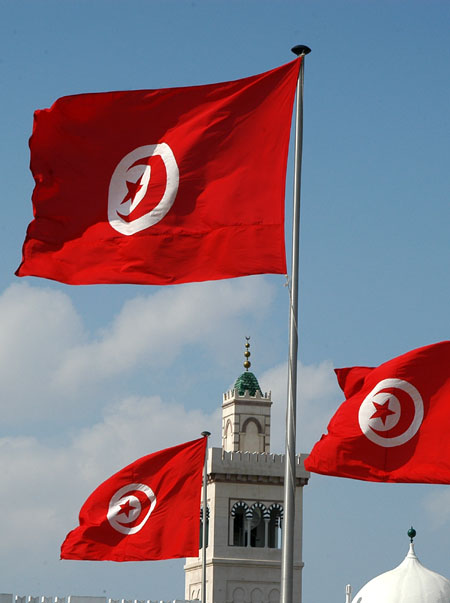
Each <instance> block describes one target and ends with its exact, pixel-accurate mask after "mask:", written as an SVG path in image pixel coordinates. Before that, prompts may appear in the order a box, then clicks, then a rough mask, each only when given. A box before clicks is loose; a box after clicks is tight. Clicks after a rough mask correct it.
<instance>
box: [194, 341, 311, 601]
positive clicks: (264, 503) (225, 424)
mask: <svg viewBox="0 0 450 603" xmlns="http://www.w3.org/2000/svg"><path fill="white" fill-rule="evenodd" d="M244 356H245V362H244V368H245V371H244V373H242V374H241V375H240V376H239V377H238V378H237V379H236V382H235V384H234V387H233V389H231V390H230V391H228V392H226V393H225V394H224V396H223V403H222V448H210V449H209V450H208V457H207V481H208V492H207V498H208V508H207V512H206V514H205V513H203V510H202V511H201V518H202V521H203V518H204V517H205V515H206V518H207V521H208V526H207V528H208V538H207V549H206V601H207V603H244V602H258V603H259V602H261V603H277V602H278V601H279V596H280V580H281V540H282V533H283V481H284V455H282V454H271V453H270V410H271V406H272V400H271V395H270V393H268V394H267V393H264V394H263V393H262V391H261V388H260V386H259V383H258V380H257V378H256V377H255V375H254V374H253V373H251V372H250V371H249V368H250V366H251V363H250V361H249V358H250V343H249V338H248V337H247V338H246V343H245V352H244ZM303 458H304V457H303V455H299V456H298V457H297V465H296V486H297V487H296V524H295V535H294V538H295V549H294V557H295V561H294V583H295V586H294V596H296V597H297V598H298V596H297V595H298V594H299V592H300V588H301V570H302V567H303V561H302V547H301V543H302V505H303V486H304V485H306V484H307V483H308V478H309V473H308V472H306V471H305V469H304V467H303ZM201 567H202V557H201V551H199V556H198V557H192V558H189V559H186V565H185V598H186V599H188V600H193V599H200V591H201V580H202V574H201Z"/></svg>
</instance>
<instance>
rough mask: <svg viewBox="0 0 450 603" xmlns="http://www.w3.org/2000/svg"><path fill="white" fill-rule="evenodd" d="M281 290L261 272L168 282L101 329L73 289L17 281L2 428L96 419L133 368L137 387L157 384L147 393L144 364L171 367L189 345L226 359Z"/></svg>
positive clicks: (9, 313) (4, 321)
mask: <svg viewBox="0 0 450 603" xmlns="http://www.w3.org/2000/svg"><path fill="white" fill-rule="evenodd" d="M273 296H274V288H273V287H272V286H271V285H270V284H269V283H268V282H267V281H266V280H264V278H262V277H255V278H249V279H237V280H234V281H218V282H214V283H200V284H198V283H197V284H192V285H186V286H179V287H166V288H162V289H157V290H156V292H155V293H151V294H149V295H145V296H138V297H135V298H133V299H131V300H129V301H127V302H126V303H125V304H124V306H123V308H122V309H121V311H120V312H119V313H118V315H117V316H116V317H115V318H114V319H113V320H112V321H111V324H109V325H108V326H107V327H105V328H104V329H103V330H102V331H101V332H98V333H95V334H93V333H87V331H86V329H85V328H84V326H83V322H82V320H81V318H80V316H79V315H78V314H77V312H76V310H75V308H74V306H73V304H72V302H71V301H70V299H69V297H68V296H67V295H66V294H65V293H62V292H58V291H55V290H51V289H45V288H41V287H32V286H30V285H28V284H27V283H20V284H14V285H13V286H11V287H9V288H8V289H6V290H5V291H4V292H3V294H2V295H1V296H0V410H1V412H2V424H3V427H5V426H6V425H8V424H10V425H20V424H21V423H22V422H23V421H27V423H28V425H29V426H31V425H33V424H38V423H39V422H40V423H41V424H45V423H46V422H47V423H48V425H47V427H48V426H49V425H50V424H59V425H60V424H61V422H64V421H66V422H67V423H68V422H69V421H70V420H72V421H73V420H75V421H76V420H81V419H84V418H87V413H88V412H89V410H90V408H92V407H93V405H94V404H95V408H96V412H98V409H99V408H101V407H102V406H103V405H104V403H105V400H108V399H109V397H110V396H112V395H115V394H116V389H117V387H118V386H119V387H120V386H121V385H122V383H123V380H124V379H125V378H129V377H130V376H132V375H136V379H135V387H134V390H133V391H134V392H138V393H145V394H148V393H151V394H152V393H156V392H154V391H152V392H148V391H145V392H140V385H139V383H140V379H139V377H140V375H139V372H141V373H142V371H145V372H146V375H150V374H152V372H153V374H155V373H157V372H158V371H159V370H161V369H167V367H169V366H171V365H172V364H173V363H174V362H175V360H177V359H178V358H179V357H180V355H181V353H182V352H183V351H185V349H186V346H192V345H195V346H196V350H197V353H199V350H208V352H209V353H210V354H214V355H215V356H217V357H221V358H222V361H223V357H224V355H226V353H227V350H228V347H227V342H229V341H230V334H231V333H235V332H236V330H237V329H238V330H239V331H241V332H242V330H243V328H242V325H243V323H244V322H245V321H246V320H247V319H250V317H251V319H254V317H255V316H259V317H262V316H264V315H265V313H267V311H268V310H269V308H270V305H271V303H272V300H273ZM217 342H220V345H217ZM27 433H32V432H31V431H27Z"/></svg>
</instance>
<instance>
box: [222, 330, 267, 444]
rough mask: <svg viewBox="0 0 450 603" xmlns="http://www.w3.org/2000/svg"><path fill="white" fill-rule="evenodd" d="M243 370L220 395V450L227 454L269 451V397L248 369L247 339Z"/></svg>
mask: <svg viewBox="0 0 450 603" xmlns="http://www.w3.org/2000/svg"><path fill="white" fill-rule="evenodd" d="M245 339H246V342H245V352H244V357H245V361H244V368H245V372H244V373H242V375H240V376H239V377H238V378H237V379H236V382H235V384H234V388H233V389H232V390H230V391H228V392H226V393H225V394H224V395H223V403H222V448H223V449H224V450H226V451H227V452H235V451H238V450H240V451H241V452H270V407H271V406H272V401H271V398H270V396H271V394H270V392H269V393H268V394H263V393H262V391H261V388H260V387H259V383H258V379H257V378H256V377H255V375H254V374H253V373H251V372H250V371H249V370H248V369H249V368H250V367H251V362H250V360H249V358H250V342H249V340H250V337H246V338H245Z"/></svg>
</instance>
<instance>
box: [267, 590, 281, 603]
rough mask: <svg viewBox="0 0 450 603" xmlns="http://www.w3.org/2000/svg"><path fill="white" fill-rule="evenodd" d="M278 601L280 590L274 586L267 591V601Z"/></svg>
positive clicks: (273, 602)
mask: <svg viewBox="0 0 450 603" xmlns="http://www.w3.org/2000/svg"><path fill="white" fill-rule="evenodd" d="M279 601H280V591H279V590H278V589H276V588H273V589H272V590H271V591H270V593H269V603H279Z"/></svg>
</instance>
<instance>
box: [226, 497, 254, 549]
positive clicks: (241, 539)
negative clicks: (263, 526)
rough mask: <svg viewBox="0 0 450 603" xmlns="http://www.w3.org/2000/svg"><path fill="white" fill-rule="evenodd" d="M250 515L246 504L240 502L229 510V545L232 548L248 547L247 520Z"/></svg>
mask: <svg viewBox="0 0 450 603" xmlns="http://www.w3.org/2000/svg"><path fill="white" fill-rule="evenodd" d="M249 513H250V509H249V507H248V504H247V503H245V502H244V501H242V500H240V501H238V502H237V503H234V505H233V508H232V509H231V513H230V515H231V517H232V520H233V525H232V533H231V543H232V545H233V546H248V532H247V525H246V524H247V519H248V515H249Z"/></svg>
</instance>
